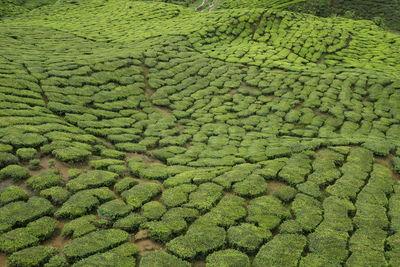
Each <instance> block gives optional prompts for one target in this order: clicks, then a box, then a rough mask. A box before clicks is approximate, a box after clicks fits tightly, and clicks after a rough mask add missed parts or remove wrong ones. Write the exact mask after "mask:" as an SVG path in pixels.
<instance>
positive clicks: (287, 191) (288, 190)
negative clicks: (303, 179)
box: [274, 186, 297, 202]
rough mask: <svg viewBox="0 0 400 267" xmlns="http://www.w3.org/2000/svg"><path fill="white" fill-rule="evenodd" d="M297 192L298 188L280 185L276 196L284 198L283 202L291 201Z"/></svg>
mask: <svg viewBox="0 0 400 267" xmlns="http://www.w3.org/2000/svg"><path fill="white" fill-rule="evenodd" d="M296 194H297V190H296V189H294V188H293V187H290V186H280V187H278V189H277V190H276V191H275V193H274V196H276V197H277V198H279V199H280V200H282V201H283V202H289V201H291V200H293V199H294V197H295V196H296Z"/></svg>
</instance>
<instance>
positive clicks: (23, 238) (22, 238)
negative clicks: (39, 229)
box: [0, 228, 39, 254]
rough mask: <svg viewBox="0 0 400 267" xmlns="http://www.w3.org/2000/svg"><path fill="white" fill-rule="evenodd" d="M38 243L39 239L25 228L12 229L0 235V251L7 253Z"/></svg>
mask: <svg viewBox="0 0 400 267" xmlns="http://www.w3.org/2000/svg"><path fill="white" fill-rule="evenodd" d="M38 244H39V239H38V238H37V237H36V236H34V235H32V234H31V233H29V232H28V231H26V229H24V228H18V229H15V230H11V231H9V232H7V233H5V234H2V235H0V251H2V252H5V253H7V254H10V253H13V252H16V251H18V250H20V249H23V248H26V247H30V246H32V245H38Z"/></svg>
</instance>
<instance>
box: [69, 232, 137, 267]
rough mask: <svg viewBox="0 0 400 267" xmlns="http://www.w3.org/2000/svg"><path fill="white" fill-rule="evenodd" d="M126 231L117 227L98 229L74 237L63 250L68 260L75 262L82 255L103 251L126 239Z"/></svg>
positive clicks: (127, 237) (82, 256) (127, 236)
mask: <svg viewBox="0 0 400 267" xmlns="http://www.w3.org/2000/svg"><path fill="white" fill-rule="evenodd" d="M128 239H129V235H128V233H127V232H125V231H122V230H118V229H109V230H99V231H95V232H91V233H89V234H87V235H85V236H83V237H79V238H77V239H74V240H73V241H72V242H71V243H69V244H68V245H66V246H65V248H64V249H63V252H64V254H65V256H66V257H67V259H68V261H72V262H75V261H77V260H79V259H82V258H84V257H87V256H90V255H93V254H95V253H98V252H103V251H105V250H107V249H110V248H113V247H116V246H118V245H120V244H122V243H124V242H126V241H128Z"/></svg>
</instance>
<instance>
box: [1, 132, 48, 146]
mask: <svg viewBox="0 0 400 267" xmlns="http://www.w3.org/2000/svg"><path fill="white" fill-rule="evenodd" d="M0 140H1V141H2V142H4V143H6V144H10V145H12V146H13V147H15V148H20V147H39V146H40V145H42V144H43V143H45V142H47V139H46V138H45V137H43V136H41V135H39V134H34V133H25V134H12V135H6V136H4V137H3V138H2V139H0Z"/></svg>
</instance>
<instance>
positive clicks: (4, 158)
mask: <svg viewBox="0 0 400 267" xmlns="http://www.w3.org/2000/svg"><path fill="white" fill-rule="evenodd" d="M16 163H18V159H17V157H16V156H14V155H13V154H11V153H7V152H0V168H4V167H6V166H8V165H11V164H16Z"/></svg>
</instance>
